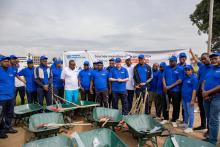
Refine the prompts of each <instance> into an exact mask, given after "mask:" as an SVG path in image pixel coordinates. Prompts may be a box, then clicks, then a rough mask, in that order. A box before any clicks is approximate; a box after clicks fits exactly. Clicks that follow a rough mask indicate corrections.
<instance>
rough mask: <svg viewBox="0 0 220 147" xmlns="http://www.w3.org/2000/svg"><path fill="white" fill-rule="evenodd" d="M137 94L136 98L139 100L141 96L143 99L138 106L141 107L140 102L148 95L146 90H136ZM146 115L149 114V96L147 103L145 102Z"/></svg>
mask: <svg viewBox="0 0 220 147" xmlns="http://www.w3.org/2000/svg"><path fill="white" fill-rule="evenodd" d="M135 93H136V97H137V98H139V96H140V95H141V98H140V100H139V102H138V106H139V105H140V102H141V99H143V101H144V99H145V94H146V89H142V88H140V89H136V90H135ZM138 111H140V110H138ZM145 114H149V96H147V97H146V102H145Z"/></svg>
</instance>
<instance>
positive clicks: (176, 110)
mask: <svg viewBox="0 0 220 147" xmlns="http://www.w3.org/2000/svg"><path fill="white" fill-rule="evenodd" d="M168 97H169V101H170V102H171V100H172V105H173V114H172V120H171V121H172V122H176V120H177V119H179V114H180V102H181V93H180V92H168Z"/></svg>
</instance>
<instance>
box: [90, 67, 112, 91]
mask: <svg viewBox="0 0 220 147" xmlns="http://www.w3.org/2000/svg"><path fill="white" fill-rule="evenodd" d="M108 77H109V72H108V71H107V70H106V69H103V70H93V71H92V76H91V79H92V80H93V81H94V87H95V90H96V91H105V90H108Z"/></svg>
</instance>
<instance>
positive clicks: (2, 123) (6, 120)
mask: <svg viewBox="0 0 220 147" xmlns="http://www.w3.org/2000/svg"><path fill="white" fill-rule="evenodd" d="M0 106H1V107H2V113H1V116H0V118H1V120H0V132H1V133H2V132H4V131H5V130H6V129H10V128H11V127H12V125H11V122H12V119H13V115H14V99H13V98H12V99H10V100H4V101H0Z"/></svg>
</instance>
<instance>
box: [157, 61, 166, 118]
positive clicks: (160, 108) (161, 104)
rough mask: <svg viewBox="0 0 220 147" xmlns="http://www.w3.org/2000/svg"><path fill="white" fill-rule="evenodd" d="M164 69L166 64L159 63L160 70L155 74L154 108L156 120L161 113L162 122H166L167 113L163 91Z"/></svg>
mask: <svg viewBox="0 0 220 147" xmlns="http://www.w3.org/2000/svg"><path fill="white" fill-rule="evenodd" d="M165 68H166V63H165V62H161V63H160V70H159V71H158V74H157V85H156V93H157V96H156V99H155V103H156V104H155V108H156V116H157V118H160V117H161V112H163V117H164V120H168V113H169V112H168V111H167V101H166V96H165V94H164V91H163V74H164V71H165Z"/></svg>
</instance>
